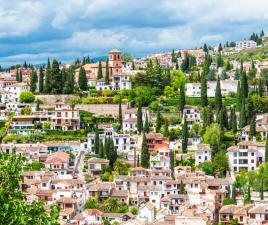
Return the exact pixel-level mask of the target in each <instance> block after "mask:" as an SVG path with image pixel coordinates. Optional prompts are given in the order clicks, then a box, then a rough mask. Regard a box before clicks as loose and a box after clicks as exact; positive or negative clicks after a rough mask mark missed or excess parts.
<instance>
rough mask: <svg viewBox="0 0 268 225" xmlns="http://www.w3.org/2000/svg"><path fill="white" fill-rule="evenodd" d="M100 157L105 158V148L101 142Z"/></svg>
mask: <svg viewBox="0 0 268 225" xmlns="http://www.w3.org/2000/svg"><path fill="white" fill-rule="evenodd" d="M99 157H100V158H104V146H103V143H102V141H100V146H99Z"/></svg>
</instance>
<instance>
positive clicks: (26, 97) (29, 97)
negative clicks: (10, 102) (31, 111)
mask: <svg viewBox="0 0 268 225" xmlns="http://www.w3.org/2000/svg"><path fill="white" fill-rule="evenodd" d="M34 99H35V97H34V94H33V93H32V92H30V91H23V92H21V94H20V102H23V103H31V102H34Z"/></svg>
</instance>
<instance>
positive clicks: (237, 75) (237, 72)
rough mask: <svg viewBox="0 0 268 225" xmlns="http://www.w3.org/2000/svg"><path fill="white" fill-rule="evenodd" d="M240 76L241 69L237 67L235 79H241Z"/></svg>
mask: <svg viewBox="0 0 268 225" xmlns="http://www.w3.org/2000/svg"><path fill="white" fill-rule="evenodd" d="M239 77H240V74H239V70H238V69H236V70H235V74H234V79H235V80H239Z"/></svg>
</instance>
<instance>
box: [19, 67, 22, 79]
mask: <svg viewBox="0 0 268 225" xmlns="http://www.w3.org/2000/svg"><path fill="white" fill-rule="evenodd" d="M19 82H22V70H21V69H20V74H19Z"/></svg>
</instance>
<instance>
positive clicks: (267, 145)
mask: <svg viewBox="0 0 268 225" xmlns="http://www.w3.org/2000/svg"><path fill="white" fill-rule="evenodd" d="M264 160H265V162H268V137H267V138H266V142H265V159H264Z"/></svg>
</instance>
